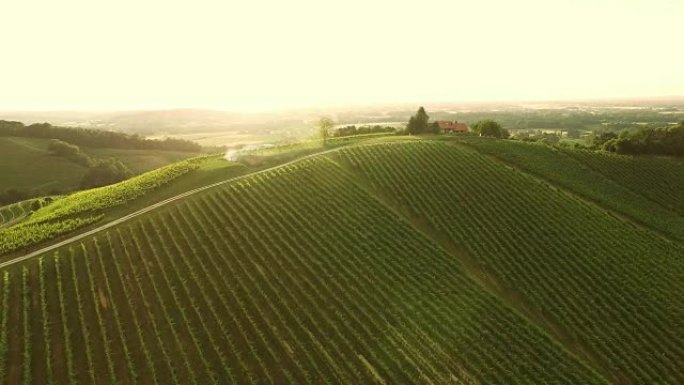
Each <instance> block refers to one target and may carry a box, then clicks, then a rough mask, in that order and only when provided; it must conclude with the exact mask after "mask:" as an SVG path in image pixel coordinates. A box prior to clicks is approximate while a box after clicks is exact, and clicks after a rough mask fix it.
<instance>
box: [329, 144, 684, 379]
mask: <svg viewBox="0 0 684 385" xmlns="http://www.w3.org/2000/svg"><path fill="white" fill-rule="evenodd" d="M342 159H343V160H344V162H346V163H347V164H349V167H350V168H351V169H352V170H354V171H355V172H357V173H358V174H359V175H362V176H363V177H364V178H366V179H367V180H369V181H370V183H372V185H373V186H374V188H375V189H377V191H379V194H382V196H384V197H386V198H385V199H387V200H388V201H390V202H392V204H396V205H398V206H399V207H401V208H404V209H405V210H406V211H407V212H409V213H410V215H412V216H416V217H418V218H421V219H422V220H425V221H427V222H428V223H429V225H430V227H431V229H433V231H434V232H435V233H436V234H437V235H439V236H442V237H444V238H446V239H447V240H448V241H450V242H453V243H455V244H458V245H460V246H461V247H463V248H464V249H465V251H466V254H467V255H466V258H467V259H470V260H471V262H472V264H473V265H475V268H476V269H477V270H478V271H481V272H482V273H484V274H486V275H487V276H490V277H491V278H492V279H493V280H494V281H495V284H496V287H497V288H499V290H500V292H501V293H502V295H504V296H510V301H511V303H516V304H518V306H519V307H520V308H521V310H522V311H524V312H526V313H528V314H530V316H531V317H534V318H535V319H538V320H539V322H540V323H541V324H542V325H544V326H545V329H546V330H547V331H548V332H549V333H551V334H553V335H555V336H556V337H557V338H558V339H559V340H561V341H563V342H564V343H565V345H566V346H568V347H569V348H571V349H572V351H573V352H575V353H576V354H577V355H578V356H580V357H583V358H584V359H585V360H586V361H587V362H592V363H594V364H595V365H596V366H595V367H596V368H597V369H599V370H600V372H602V373H605V374H606V375H607V376H608V378H609V379H611V380H613V381H616V382H623V381H628V382H632V383H670V384H675V383H682V382H684V343H683V342H684V336H683V334H682V331H683V330H684V284H683V283H684V249H683V248H682V247H681V246H680V245H677V244H673V243H670V242H667V241H664V240H662V239H661V238H659V237H657V236H656V235H654V234H653V233H651V232H649V231H645V230H642V229H639V228H636V227H634V226H630V225H627V224H625V223H624V222H622V221H620V220H619V219H616V218H615V217H614V216H611V215H609V214H607V213H606V212H605V211H604V210H602V209H601V208H599V207H596V206H594V205H592V204H589V203H586V202H585V201H582V200H579V199H576V198H575V197H573V196H570V195H568V194H566V193H564V192H562V191H558V190H557V189H556V188H552V187H550V186H548V185H546V184H544V183H540V182H539V181H538V180H536V179H533V178H531V177H529V176H527V175H525V174H521V173H519V172H515V171H514V170H511V169H510V168H507V167H506V166H505V165H503V164H501V163H498V162H495V161H493V160H492V159H491V158H489V157H485V156H483V155H480V154H479V153H477V152H476V151H474V150H470V149H467V148H464V147H460V146H457V145H454V144H447V143H443V142H440V143H424V142H420V143H406V144H402V145H400V146H396V145H395V146H389V145H386V146H377V147H376V148H358V149H354V150H346V151H343V156H342Z"/></svg>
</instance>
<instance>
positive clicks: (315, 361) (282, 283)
mask: <svg viewBox="0 0 684 385" xmlns="http://www.w3.org/2000/svg"><path fill="white" fill-rule="evenodd" d="M395 146H396V148H397V149H404V148H406V149H413V148H414V147H412V146H409V147H403V145H395ZM382 148H383V147H379V148H378V151H379V152H378V155H379V156H382V154H383V152H382ZM416 148H418V147H416ZM369 151H374V150H369ZM353 153H356V152H353ZM359 153H360V152H359ZM350 154H351V153H350ZM345 175H346V174H345V172H344V170H342V169H341V168H340V167H338V166H336V165H335V164H334V163H332V162H331V161H330V160H328V159H326V158H316V159H314V160H308V161H303V162H300V163H297V164H295V165H292V166H288V167H286V168H281V169H277V170H275V171H271V172H268V173H266V174H260V175H257V176H254V177H251V178H247V179H244V180H242V181H240V182H238V183H234V184H231V185H227V186H226V187H225V188H221V189H215V190H210V191H208V192H207V193H203V194H201V195H196V196H193V197H191V198H188V199H187V200H185V201H182V203H179V204H177V205H174V206H172V207H166V208H164V209H161V210H159V211H155V212H153V213H150V214H149V215H147V216H145V217H140V218H138V219H136V220H133V221H132V222H128V223H127V224H124V225H121V226H119V227H117V228H115V229H113V230H111V231H108V232H106V233H101V234H98V235H97V236H95V237H92V238H90V239H88V240H87V241H85V242H83V243H82V244H74V245H72V246H71V247H69V248H66V249H62V250H59V251H58V252H56V253H54V254H50V255H44V256H43V257H41V258H40V259H39V260H37V261H36V260H34V261H31V262H25V263H24V264H22V265H15V266H13V267H11V268H9V269H7V270H5V271H3V272H2V274H3V280H2V287H1V288H0V293H2V297H1V299H0V300H1V302H2V304H3V306H2V309H3V312H2V314H1V315H0V331H1V333H0V358H1V359H0V378H4V380H5V382H6V383H11V384H18V383H30V382H31V381H32V380H37V379H41V380H43V379H45V382H51V383H68V382H78V383H81V384H85V383H120V384H211V383H220V384H225V383H235V384H260V383H277V384H287V383H289V384H321V383H323V384H326V383H327V384H338V383H341V384H373V383H385V384H414V383H415V384H447V383H449V384H506V385H508V384H539V383H554V384H599V383H605V380H604V379H603V378H602V377H601V376H600V375H599V374H597V373H596V372H595V371H593V370H591V369H590V368H589V366H587V365H586V364H584V363H583V362H581V361H579V360H578V359H577V358H575V357H574V356H573V355H571V354H570V353H569V352H568V351H567V350H565V349H564V348H562V347H561V346H560V345H559V344H558V343H556V342H554V341H553V340H552V339H550V338H549V337H548V336H547V335H546V334H545V333H543V332H542V331H541V330H540V329H539V328H537V327H535V326H533V325H532V324H530V323H529V322H527V321H526V320H525V319H524V318H523V317H522V316H520V315H518V313H517V312H515V311H513V310H512V309H511V308H509V307H507V306H505V305H504V304H503V303H502V302H501V301H500V300H499V299H497V298H496V297H494V296H493V295H491V294H489V293H488V292H487V291H485V290H484V289H483V288H482V287H481V286H479V285H478V284H477V283H476V282H475V281H473V280H472V279H470V278H469V277H468V275H467V274H466V271H465V270H464V269H463V267H462V264H461V262H460V261H459V260H458V259H456V258H455V257H454V256H453V255H450V254H448V253H447V252H446V251H445V250H444V249H442V248H440V247H438V246H437V245H436V244H435V243H434V242H433V241H431V240H430V239H429V238H426V237H425V236H423V235H422V234H421V233H420V232H418V231H416V230H415V228H413V227H412V226H411V225H410V224H409V223H408V222H406V221H405V220H403V219H402V218H401V217H399V216H398V215H396V214H394V213H393V212H392V211H391V210H389V209H387V207H386V206H384V205H383V204H381V203H380V202H379V201H378V200H377V199H375V198H374V197H373V196H371V195H368V194H367V193H366V192H365V190H364V189H362V188H360V187H359V185H357V184H356V181H355V180H352V179H350V177H348V176H345ZM668 346H669V345H668ZM657 369H660V368H657Z"/></svg>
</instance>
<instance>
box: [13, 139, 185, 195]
mask: <svg viewBox="0 0 684 385" xmlns="http://www.w3.org/2000/svg"><path fill="white" fill-rule="evenodd" d="M49 144H50V139H42V138H20V137H0V154H2V156H0V170H2V171H1V172H0V191H5V190H7V189H9V188H14V189H18V190H22V191H27V192H29V193H30V195H33V196H38V195H48V194H53V193H55V192H57V193H64V192H70V191H73V190H76V189H78V187H79V184H80V182H81V179H82V178H83V176H84V175H85V174H86V173H87V172H88V168H87V167H85V166H83V165H81V164H78V163H75V162H72V161H70V160H68V159H66V158H63V157H59V156H54V155H52V153H51V152H50V150H49V149H48V146H49ZM81 149H82V150H83V152H85V153H86V154H88V155H90V156H92V157H94V158H97V159H101V158H116V159H119V160H121V161H122V162H123V163H124V164H125V165H126V166H128V167H129V168H130V169H131V170H132V171H133V172H134V173H136V174H139V173H143V172H146V171H151V170H153V169H156V168H159V167H162V166H164V165H167V164H169V163H173V162H176V161H179V160H181V159H185V158H189V157H192V156H195V155H197V154H194V153H188V152H181V151H165V150H128V149H107V148H88V147H82V148H81Z"/></svg>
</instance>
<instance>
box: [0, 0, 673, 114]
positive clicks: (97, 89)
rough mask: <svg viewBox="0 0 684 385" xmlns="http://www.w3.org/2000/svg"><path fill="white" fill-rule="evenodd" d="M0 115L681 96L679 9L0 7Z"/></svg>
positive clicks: (135, 1)
mask: <svg viewBox="0 0 684 385" xmlns="http://www.w3.org/2000/svg"><path fill="white" fill-rule="evenodd" d="M0 15H2V21H1V22H0V110H8V109H109V108H172V107H205V108H218V109H233V110H234V109H266V108H289V107H299V106H311V105H321V104H322V105H333V104H345V103H354V104H360V103H377V102H414V101H415V102H431V101H432V102H434V101H488V100H512V99H528V100H529V99H537V100H540V99H541V100H543V99H564V98H604V97H640V96H655V95H684V50H683V49H682V47H683V45H684V31H683V30H682V22H684V1H683V0H567V1H566V0H562V1H561V0H516V1H511V0H496V1H495V0H484V1H483V0H477V1H475V0H471V1H454V0H451V1H437V0H422V1H396V0H392V1H384V0H383V1H373V0H358V1H357V0H343V1H325V0H289V1H282V0H277V1H276V0H274V1H259V0H244V1H233V0H221V1H219V0H216V1H210V0H192V1H178V0H165V1H150V0H108V1H98V0H59V1H56V0H42V1H35V0H3V1H2V2H0Z"/></svg>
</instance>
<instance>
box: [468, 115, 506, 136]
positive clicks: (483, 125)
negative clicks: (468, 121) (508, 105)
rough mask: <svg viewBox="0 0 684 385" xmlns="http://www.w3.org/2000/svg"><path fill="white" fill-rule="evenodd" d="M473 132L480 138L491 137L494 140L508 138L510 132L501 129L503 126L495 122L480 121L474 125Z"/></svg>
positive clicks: (488, 120)
mask: <svg viewBox="0 0 684 385" xmlns="http://www.w3.org/2000/svg"><path fill="white" fill-rule="evenodd" d="M472 130H473V131H474V132H476V133H478V134H480V136H490V137H493V138H504V139H505V138H508V136H509V133H508V130H506V129H504V128H502V127H501V125H500V124H499V123H497V122H495V121H493V120H490V119H485V120H480V121H478V122H477V123H475V124H473V126H472Z"/></svg>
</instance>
